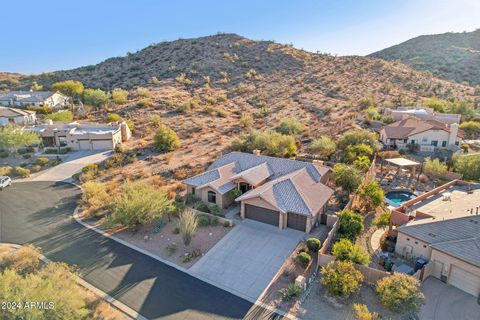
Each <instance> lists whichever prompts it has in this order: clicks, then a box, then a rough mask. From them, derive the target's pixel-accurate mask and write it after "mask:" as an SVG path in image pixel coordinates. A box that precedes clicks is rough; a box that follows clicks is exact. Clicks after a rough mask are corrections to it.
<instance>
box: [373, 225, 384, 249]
mask: <svg viewBox="0 0 480 320" xmlns="http://www.w3.org/2000/svg"><path fill="white" fill-rule="evenodd" d="M385 231H387V229H386V228H385V229H383V228H382V229H378V230H375V232H374V233H373V234H372V236H371V237H370V245H371V246H372V249H373V252H377V250H378V249H380V238H382V235H383V234H384V233H385Z"/></svg>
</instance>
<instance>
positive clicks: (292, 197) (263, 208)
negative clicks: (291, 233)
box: [183, 152, 333, 233]
mask: <svg viewBox="0 0 480 320" xmlns="http://www.w3.org/2000/svg"><path fill="white" fill-rule="evenodd" d="M331 172H332V170H331V168H330V167H327V166H324V165H323V164H321V163H320V162H318V163H317V162H303V161H296V160H289V159H282V158H274V157H267V156H261V155H259V154H258V153H257V154H250V153H242V152H231V153H228V154H226V155H224V156H222V157H220V158H218V159H217V160H216V161H214V162H213V163H212V164H211V165H210V166H209V167H208V169H207V171H206V172H204V173H202V174H199V175H197V176H194V177H191V178H188V179H185V180H183V183H185V184H186V185H187V193H188V194H192V195H194V196H195V197H197V198H198V199H201V200H202V201H204V202H205V203H212V204H216V205H217V206H219V207H221V208H227V207H228V206H230V205H231V204H232V203H233V202H234V201H236V202H240V205H241V210H240V215H241V217H242V218H243V219H245V218H247V219H253V220H257V221H260V222H263V223H268V224H271V225H276V226H278V227H279V228H280V229H283V228H293V229H297V230H301V231H304V232H306V233H309V232H310V230H311V228H312V227H313V226H314V225H315V223H317V222H322V223H325V221H326V207H327V203H328V200H329V198H330V197H331V196H332V194H333V190H332V189H330V188H329V187H327V186H326V185H325V184H326V183H327V182H328V180H329V178H330V176H331ZM234 189H238V190H241V191H242V192H243V194H242V195H241V196H239V197H237V198H236V199H233V198H232V197H231V196H230V195H231V192H232V190H234Z"/></svg>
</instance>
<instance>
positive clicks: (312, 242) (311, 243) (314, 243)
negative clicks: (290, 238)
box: [307, 238, 322, 252]
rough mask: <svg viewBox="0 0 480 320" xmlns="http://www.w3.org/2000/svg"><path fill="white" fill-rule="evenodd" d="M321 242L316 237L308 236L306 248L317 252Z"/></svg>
mask: <svg viewBox="0 0 480 320" xmlns="http://www.w3.org/2000/svg"><path fill="white" fill-rule="evenodd" d="M321 244H322V242H321V241H320V240H318V239H317V238H308V239H307V248H308V250H310V251H311V252H318V250H320V246H321Z"/></svg>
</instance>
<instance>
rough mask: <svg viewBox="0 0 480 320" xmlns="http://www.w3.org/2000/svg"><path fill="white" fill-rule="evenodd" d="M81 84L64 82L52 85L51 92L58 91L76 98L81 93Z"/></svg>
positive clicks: (78, 82)
mask: <svg viewBox="0 0 480 320" xmlns="http://www.w3.org/2000/svg"><path fill="white" fill-rule="evenodd" d="M83 89H84V87H83V83H81V82H80V81H75V80H66V81H61V82H55V83H54V84H52V90H53V91H60V92H61V93H63V94H65V95H67V96H69V97H77V96H79V95H81V94H82V93H83Z"/></svg>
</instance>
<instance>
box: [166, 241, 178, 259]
mask: <svg viewBox="0 0 480 320" xmlns="http://www.w3.org/2000/svg"><path fill="white" fill-rule="evenodd" d="M165 251H167V256H169V257H170V256H172V255H173V254H174V253H175V251H177V244H175V243H169V244H168V245H167V246H166V248H165Z"/></svg>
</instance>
